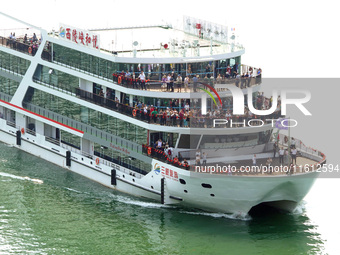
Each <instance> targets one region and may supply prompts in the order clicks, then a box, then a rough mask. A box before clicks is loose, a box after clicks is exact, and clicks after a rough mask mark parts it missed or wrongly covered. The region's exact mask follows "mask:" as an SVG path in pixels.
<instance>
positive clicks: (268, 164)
mask: <svg viewBox="0 0 340 255" xmlns="http://www.w3.org/2000/svg"><path fill="white" fill-rule="evenodd" d="M272 163H273V160H272V159H271V158H268V159H267V161H266V166H267V172H268V173H272V171H271V170H270V167H271V165H272Z"/></svg>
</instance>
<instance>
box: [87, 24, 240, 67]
mask: <svg viewBox="0 0 340 255" xmlns="http://www.w3.org/2000/svg"><path fill="white" fill-rule="evenodd" d="M93 31H95V32H97V33H98V34H99V35H100V38H101V48H102V49H103V50H104V51H109V52H112V53H114V54H115V55H116V56H117V57H119V58H120V57H122V58H181V59H185V58H193V57H194V58H197V59H199V60H200V61H202V59H206V60H213V59H214V58H213V57H212V56H214V55H220V54H228V53H232V52H238V51H242V50H244V48H243V46H242V45H241V44H239V43H235V40H228V38H225V37H223V38H221V37H220V38H218V39H219V40H216V39H217V38H214V37H210V38H209V37H203V36H197V35H194V34H189V33H187V32H185V31H183V30H179V29H175V28H173V27H172V26H170V25H155V26H144V27H116V28H107V29H97V30H93ZM190 61H191V62H192V61H193V59H191V60H190Z"/></svg>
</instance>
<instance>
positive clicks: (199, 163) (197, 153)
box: [196, 150, 201, 166]
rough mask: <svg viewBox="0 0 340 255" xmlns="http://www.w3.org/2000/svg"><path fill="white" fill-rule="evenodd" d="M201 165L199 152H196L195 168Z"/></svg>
mask: <svg viewBox="0 0 340 255" xmlns="http://www.w3.org/2000/svg"><path fill="white" fill-rule="evenodd" d="M199 165H201V152H200V151H199V150H198V151H196V166H199Z"/></svg>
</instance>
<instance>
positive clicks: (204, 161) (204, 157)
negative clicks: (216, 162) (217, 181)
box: [202, 152, 208, 166]
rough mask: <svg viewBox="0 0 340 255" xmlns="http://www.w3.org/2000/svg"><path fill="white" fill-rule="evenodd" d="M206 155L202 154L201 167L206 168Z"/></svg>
mask: <svg viewBox="0 0 340 255" xmlns="http://www.w3.org/2000/svg"><path fill="white" fill-rule="evenodd" d="M207 155H208V154H206V153H205V152H203V154H202V164H203V166H207Z"/></svg>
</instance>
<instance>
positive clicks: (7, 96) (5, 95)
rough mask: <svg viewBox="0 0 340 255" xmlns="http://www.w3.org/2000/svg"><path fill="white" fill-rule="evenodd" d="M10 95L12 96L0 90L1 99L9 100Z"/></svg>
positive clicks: (10, 98)
mask: <svg viewBox="0 0 340 255" xmlns="http://www.w3.org/2000/svg"><path fill="white" fill-rule="evenodd" d="M12 97H13V96H11V95H8V94H5V93H3V92H0V99H1V100H3V101H6V102H11V100H12Z"/></svg>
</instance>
